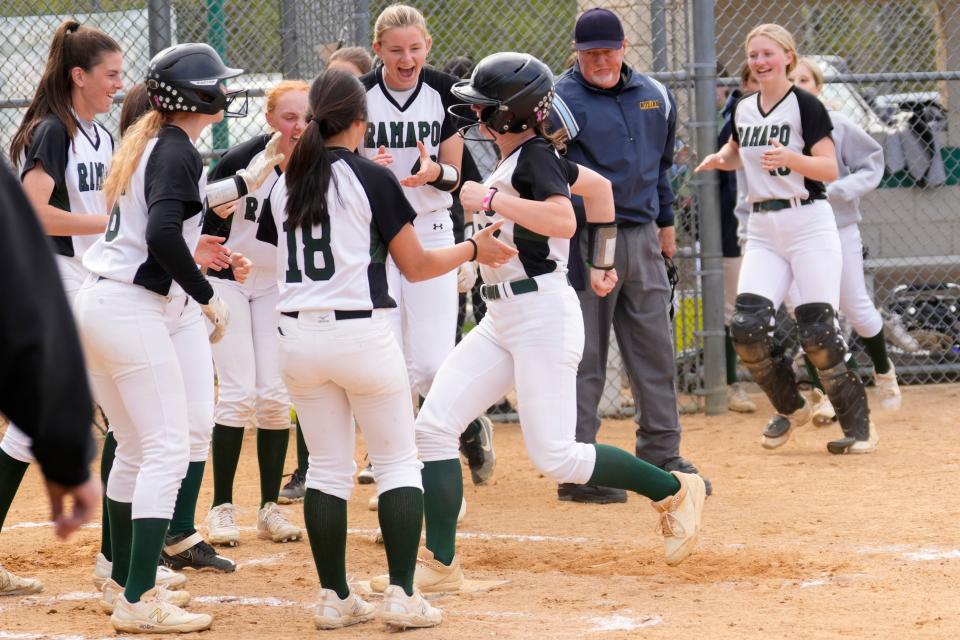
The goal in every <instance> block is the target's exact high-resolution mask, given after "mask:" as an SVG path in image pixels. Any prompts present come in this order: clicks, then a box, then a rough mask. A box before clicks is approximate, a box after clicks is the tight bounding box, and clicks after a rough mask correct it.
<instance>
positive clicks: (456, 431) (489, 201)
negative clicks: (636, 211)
mask: <svg viewBox="0 0 960 640" xmlns="http://www.w3.org/2000/svg"><path fill="white" fill-rule="evenodd" d="M453 92H454V94H455V95H456V97H458V98H460V99H461V100H463V101H465V102H466V103H467V105H461V106H463V107H466V106H468V105H469V106H470V107H471V108H472V109H473V111H474V113H475V114H476V116H477V118H478V119H479V121H480V122H481V123H482V129H483V130H484V131H485V132H486V133H485V135H488V136H489V137H491V138H492V139H493V140H494V142H495V143H496V145H497V147H498V148H499V151H500V157H501V158H502V160H501V161H500V164H499V165H498V166H497V168H496V170H494V172H493V173H492V174H491V175H490V176H489V177H488V178H487V179H486V180H485V181H484V183H483V184H478V183H476V182H467V183H465V184H464V185H463V188H462V189H461V191H460V200H461V202H462V203H463V207H464V211H476V212H478V213H477V214H476V215H474V224H475V225H476V227H477V228H478V229H481V230H482V231H480V233H483V232H485V231H487V230H488V229H489V228H490V225H491V224H494V225H498V224H499V225H502V227H501V229H500V234H499V238H500V239H501V240H502V241H504V242H505V243H507V244H508V245H511V246H513V247H515V248H516V249H517V252H518V253H517V255H516V256H515V257H513V258H511V259H510V260H509V261H507V262H506V263H504V264H503V265H502V266H499V267H489V266H481V275H482V277H483V281H484V282H485V283H487V284H485V285H484V286H483V288H482V290H481V292H482V295H483V297H484V299H485V300H486V301H487V314H486V315H485V316H484V318H483V320H481V321H480V324H479V325H477V327H476V328H475V329H474V330H473V331H471V332H470V333H469V334H467V336H466V337H465V338H464V339H463V340H462V341H461V342H460V343H459V344H458V345H457V346H456V348H454V350H453V352H452V353H451V354H450V356H449V357H448V358H447V360H446V361H445V362H444V363H443V366H442V367H441V368H440V371H439V372H438V373H437V377H436V379H435V380H434V384H433V389H432V390H431V393H430V395H429V396H427V399H426V401H425V402H424V405H423V407H422V408H421V410H420V413H419V415H418V416H417V421H416V429H417V448H418V450H419V452H420V459H421V460H422V461H423V473H422V476H423V487H424V515H425V516H426V523H427V524H426V526H427V539H426V547H427V552H426V553H425V554H423V556H422V557H421V559H420V562H419V564H418V567H417V574H416V579H415V583H416V586H417V588H418V589H420V590H421V591H423V592H431V591H433V592H436V591H449V590H456V589H458V588H459V587H460V585H461V584H462V581H463V574H462V571H461V568H460V562H459V559H458V558H457V556H456V550H455V534H456V519H457V511H458V510H459V507H460V500H461V496H462V492H463V480H462V471H461V468H460V462H459V460H458V457H457V453H458V451H457V449H458V446H457V438H458V436H459V435H460V433H461V432H462V431H463V429H464V428H465V427H466V426H467V423H468V422H469V420H470V419H471V416H474V415H477V414H478V413H479V412H481V411H483V410H484V409H486V408H487V407H489V406H490V405H491V404H493V403H494V402H496V401H497V400H499V399H500V398H502V397H503V396H504V395H505V394H506V393H507V392H508V391H509V390H510V389H511V388H512V387H515V388H516V390H517V403H518V408H519V411H520V425H521V428H522V429H523V434H524V440H525V441H526V445H527V451H528V453H529V455H530V457H531V459H532V460H533V463H534V464H535V465H536V466H537V468H538V469H539V470H540V471H541V472H542V473H544V474H545V475H547V476H549V477H551V478H552V479H554V480H557V481H559V482H576V483H585V482H590V483H591V484H599V485H602V486H607V487H618V488H623V489H630V490H633V491H636V492H638V493H641V494H643V495H645V496H647V497H649V498H651V499H652V500H654V503H653V506H654V508H655V509H656V510H657V511H658V512H659V513H660V515H661V517H660V523H661V527H662V531H663V535H664V539H665V550H666V559H667V562H668V563H669V564H676V563H678V562H680V561H682V560H683V559H684V558H685V557H686V556H687V555H689V553H690V552H691V551H693V549H694V546H695V544H696V541H697V536H698V532H699V528H700V521H701V514H702V509H703V503H704V499H705V497H706V496H705V494H706V490H705V486H704V483H703V480H702V479H701V478H700V477H699V476H697V475H691V474H685V473H679V472H672V473H668V472H666V471H663V470H662V469H659V468H657V467H655V466H653V465H650V464H648V463H646V462H644V461H642V460H640V459H639V458H636V457H635V456H633V455H631V454H629V453H627V452H626V451H623V450H621V449H617V448H614V447H610V446H607V445H593V444H584V443H578V442H576V441H575V438H574V435H575V429H576V388H575V387H576V377H577V365H578V363H579V361H580V356H581V353H582V350H583V318H582V315H581V313H580V308H579V303H578V299H577V296H576V293H575V292H574V290H573V288H572V287H571V286H570V285H569V283H568V281H567V274H566V270H567V265H566V263H567V256H568V252H569V247H570V243H569V238H570V237H571V236H572V235H573V234H574V232H575V229H576V218H575V215H574V212H573V206H572V205H571V203H570V199H569V196H570V190H569V187H568V183H569V182H574V183H579V182H580V179H579V178H580V176H574V175H571V174H570V171H571V169H570V165H568V163H567V162H566V161H564V160H562V159H560V157H559V156H558V155H557V153H556V151H555V149H554V147H553V146H551V142H550V141H548V139H547V138H545V137H544V133H545V132H544V125H543V121H544V120H545V119H546V117H547V115H548V113H549V111H550V109H551V102H552V100H553V74H551V72H550V70H549V69H548V68H547V66H546V65H544V64H543V63H542V62H540V61H539V60H537V59H536V58H533V57H532V56H529V55H526V54H520V53H499V54H495V55H492V56H488V57H487V58H484V59H483V60H482V61H480V63H479V64H478V65H477V67H476V69H475V70H474V72H473V75H472V76H471V79H470V80H468V81H463V82H460V83H458V84H457V85H455V87H454V88H453ZM473 124H474V123H473V122H471V123H470V125H471V126H473ZM582 177H583V178H584V179H586V180H588V181H589V180H590V178H593V179H594V180H595V182H594V184H593V185H592V186H590V187H588V189H586V193H585V195H587V199H588V200H594V199H597V198H598V197H600V198H601V199H605V200H606V202H607V203H608V204H607V209H606V211H604V214H605V215H604V216H602V219H603V220H604V222H603V223H599V222H597V221H596V219H594V218H593V216H591V218H590V225H589V235H590V243H589V245H590V247H591V252H590V257H591V264H592V266H593V267H594V269H592V270H591V272H592V273H591V281H592V282H594V283H595V284H596V283H599V282H605V283H606V285H608V286H606V287H605V288H604V289H603V290H602V293H603V294H606V293H608V292H609V290H610V288H612V284H613V283H615V277H613V276H612V274H607V273H606V272H605V271H604V270H609V269H611V268H612V266H613V256H614V251H615V247H616V225H615V224H614V223H613V214H614V208H613V197H612V191H611V188H610V183H609V182H608V181H606V180H603V179H602V178H600V179H599V180H596V178H598V177H599V176H597V174H595V173H592V172H590V174H586V175H584V176H582ZM578 186H579V185H578ZM598 293H601V291H598ZM478 379H480V380H482V384H477V380H478ZM374 468H376V465H375V466H374ZM374 586H375V587H377V586H378V585H377V584H374Z"/></svg>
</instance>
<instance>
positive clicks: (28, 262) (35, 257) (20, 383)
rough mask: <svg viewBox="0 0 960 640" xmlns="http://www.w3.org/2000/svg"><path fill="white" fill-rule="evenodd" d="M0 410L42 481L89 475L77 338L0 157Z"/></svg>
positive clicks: (45, 246)
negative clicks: (28, 442)
mask: <svg viewBox="0 0 960 640" xmlns="http://www.w3.org/2000/svg"><path fill="white" fill-rule="evenodd" d="M0 300H2V302H0V412H2V413H3V414H4V415H6V416H7V418H9V419H10V420H11V421H13V422H14V423H15V424H16V425H17V426H18V427H19V428H20V429H22V430H23V432H24V433H26V434H27V435H28V436H30V437H31V438H32V439H33V455H34V456H35V457H36V459H37V462H39V463H40V467H41V469H42V470H43V474H44V476H46V478H47V479H48V480H52V481H54V482H57V483H59V484H62V485H65V486H75V485H78V484H81V483H83V482H85V481H86V480H87V479H88V478H89V477H90V460H91V459H92V458H93V455H94V453H95V450H96V447H95V446H94V442H93V437H92V434H91V429H90V425H91V422H92V420H93V400H92V399H91V396H90V388H89V386H88V383H87V373H86V368H85V366H84V362H83V352H82V351H81V349H80V338H79V336H78V335H77V328H76V325H75V324H74V321H73V313H72V312H71V310H70V305H69V304H68V303H67V296H66V294H65V293H64V290H63V285H62V284H61V282H60V274H59V271H58V270H57V265H56V264H55V263H54V258H53V254H52V253H51V251H50V244H49V241H48V239H47V237H46V236H45V235H44V233H43V230H42V229H41V227H40V222H39V220H38V219H37V217H36V215H35V214H34V212H33V209H32V208H31V207H30V203H29V202H28V201H27V198H26V196H25V194H24V193H23V189H22V188H21V186H20V182H19V181H18V180H17V178H16V176H15V175H14V173H13V171H12V170H11V169H10V167H9V166H7V164H6V163H5V162H4V161H2V160H0Z"/></svg>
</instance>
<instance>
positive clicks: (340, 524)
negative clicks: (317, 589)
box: [303, 489, 350, 600]
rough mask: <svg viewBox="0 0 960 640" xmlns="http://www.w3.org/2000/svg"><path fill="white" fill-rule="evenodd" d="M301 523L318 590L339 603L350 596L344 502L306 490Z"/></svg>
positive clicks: (314, 490)
mask: <svg viewBox="0 0 960 640" xmlns="http://www.w3.org/2000/svg"><path fill="white" fill-rule="evenodd" d="M303 521H304V522H305V523H306V525H307V537H308V538H309V539H310V551H312V552H313V563H314V564H315V565H316V566H317V575H318V576H319V577H320V586H322V587H323V588H324V589H332V590H333V591H336V592H337V596H339V597H340V599H341V600H343V599H344V598H346V597H347V596H348V595H350V587H349V585H347V566H346V555H347V501H346V500H341V499H340V498H337V497H335V496H331V495H330V494H327V493H322V492H320V491H317V490H316V489H307V493H306V495H304V497H303Z"/></svg>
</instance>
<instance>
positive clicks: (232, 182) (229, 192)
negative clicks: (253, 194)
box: [206, 175, 248, 209]
mask: <svg viewBox="0 0 960 640" xmlns="http://www.w3.org/2000/svg"><path fill="white" fill-rule="evenodd" d="M247 193H248V190H247V182H246V180H244V179H243V178H242V177H240V176H238V175H233V176H230V177H229V178H224V179H223V180H216V181H214V182H208V183H207V189H206V195H207V206H208V207H209V208H211V209H213V208H214V207H218V206H220V205H221V204H226V203H227V202H233V201H234V200H236V199H237V198H240V197H241V196H245V195H247Z"/></svg>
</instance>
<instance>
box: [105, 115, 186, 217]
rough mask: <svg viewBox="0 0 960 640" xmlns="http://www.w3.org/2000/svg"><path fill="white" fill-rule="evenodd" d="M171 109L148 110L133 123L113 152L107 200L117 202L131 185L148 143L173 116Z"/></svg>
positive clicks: (108, 176)
mask: <svg viewBox="0 0 960 640" xmlns="http://www.w3.org/2000/svg"><path fill="white" fill-rule="evenodd" d="M172 115H173V114H172V112H169V111H154V110H152V109H151V110H150V111H147V112H146V113H145V114H144V115H142V116H141V117H140V119H139V120H137V121H136V122H134V123H133V125H131V126H130V128H129V129H127V132H126V134H125V135H124V136H123V139H122V140H121V141H120V148H119V149H117V151H116V153H114V154H113V161H112V162H111V163H110V173H108V174H107V179H106V181H105V182H104V183H103V193H104V196H105V197H106V199H107V202H117V201H118V200H119V199H120V195H121V194H122V193H123V192H124V191H126V189H127V187H128V186H130V178H132V177H133V174H134V172H135V171H136V170H137V166H138V165H139V164H140V157H141V156H142V155H143V150H144V149H146V148H147V143H148V142H149V141H150V139H151V138H155V137H156V136H157V134H158V133H159V132H160V127H162V126H163V125H165V124H167V122H169V121H170V118H171V117H172Z"/></svg>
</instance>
